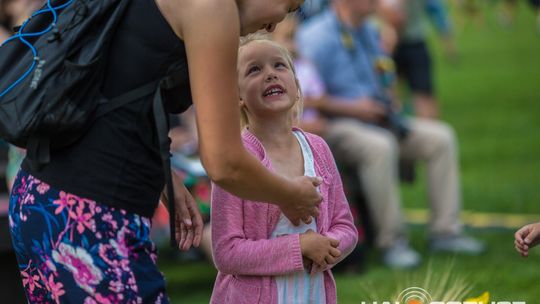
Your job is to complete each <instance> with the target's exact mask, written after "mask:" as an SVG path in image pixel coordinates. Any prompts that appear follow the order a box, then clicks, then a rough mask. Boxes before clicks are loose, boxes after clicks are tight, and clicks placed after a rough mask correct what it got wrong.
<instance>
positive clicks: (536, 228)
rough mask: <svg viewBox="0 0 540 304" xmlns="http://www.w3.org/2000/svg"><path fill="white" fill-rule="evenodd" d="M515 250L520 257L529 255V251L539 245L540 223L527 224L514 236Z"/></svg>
mask: <svg viewBox="0 0 540 304" xmlns="http://www.w3.org/2000/svg"><path fill="white" fill-rule="evenodd" d="M514 238H515V241H514V244H515V247H516V250H517V251H518V252H519V253H520V254H521V256H522V257H527V256H528V255H529V249H530V248H532V247H534V246H536V245H538V244H539V243H540V223H534V224H529V225H526V226H524V227H522V228H521V229H519V230H518V231H516V233H515V234H514Z"/></svg>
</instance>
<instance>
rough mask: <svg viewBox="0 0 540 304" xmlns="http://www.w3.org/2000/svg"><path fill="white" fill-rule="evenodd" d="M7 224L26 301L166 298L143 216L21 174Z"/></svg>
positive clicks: (165, 300)
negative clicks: (55, 187)
mask: <svg viewBox="0 0 540 304" xmlns="http://www.w3.org/2000/svg"><path fill="white" fill-rule="evenodd" d="M9 221H10V230H11V236H12V241H13V247H14V249H15V252H16V254H17V261H18V263H19V269H20V271H21V277H22V282H23V285H24V288H25V291H26V296H27V298H28V301H29V303H84V304H90V303H111V304H112V303H168V301H169V300H168V298H167V296H166V293H165V280H164V278H163V275H162V273H161V272H159V270H158V269H157V266H156V258H157V257H156V248H155V245H154V243H153V242H152V241H151V240H150V238H149V233H150V220H149V219H148V218H145V217H142V216H139V215H137V214H133V213H128V212H125V211H124V210H119V209H115V208H112V207H109V206H106V205H103V204H100V203H97V202H95V201H92V200H89V199H85V198H81V197H77V196H75V195H73V194H70V193H66V192H64V191H60V190H56V189H54V188H52V187H50V186H49V185H48V184H46V183H44V182H41V181H40V180H38V179H37V178H35V177H33V176H32V175H29V174H27V173H25V172H24V171H20V172H19V173H18V175H17V179H16V180H15V183H14V185H13V190H12V192H11V197H10V206H9Z"/></svg>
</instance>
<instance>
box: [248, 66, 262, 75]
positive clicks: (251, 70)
mask: <svg viewBox="0 0 540 304" xmlns="http://www.w3.org/2000/svg"><path fill="white" fill-rule="evenodd" d="M259 70H260V69H259V67H258V66H252V67H250V68H249V69H248V70H247V75H249V74H251V73H254V72H258V71H259Z"/></svg>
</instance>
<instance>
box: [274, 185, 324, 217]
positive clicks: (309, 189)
mask: <svg viewBox="0 0 540 304" xmlns="http://www.w3.org/2000/svg"><path fill="white" fill-rule="evenodd" d="M291 182H292V183H293V184H294V185H295V186H296V188H297V189H298V191H297V192H296V194H297V195H296V197H295V198H293V200H292V203H288V204H286V205H280V209H281V212H283V214H284V215H285V216H286V217H287V218H288V219H289V220H290V221H291V223H293V224H294V225H299V224H300V220H302V221H304V222H305V223H306V224H309V223H311V221H312V217H317V216H318V215H319V208H318V206H319V204H320V203H321V201H322V196H321V194H320V193H319V192H318V191H317V186H319V185H320V184H321V183H322V179H321V178H320V177H309V176H299V177H296V178H294V179H292V181H291Z"/></svg>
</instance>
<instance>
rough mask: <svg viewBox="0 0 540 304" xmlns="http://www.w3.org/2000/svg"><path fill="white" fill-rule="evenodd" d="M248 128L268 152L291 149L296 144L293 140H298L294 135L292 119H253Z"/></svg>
mask: <svg viewBox="0 0 540 304" xmlns="http://www.w3.org/2000/svg"><path fill="white" fill-rule="evenodd" d="M248 128H249V130H250V131H251V133H253V134H254V135H255V136H256V137H257V138H258V139H259V141H260V142H261V143H262V144H263V146H264V147H265V149H267V150H269V149H270V150H272V149H282V148H289V147H291V142H294V141H292V140H296V139H295V138H294V135H293V133H292V123H291V121H290V118H286V119H268V120H254V119H251V120H250V123H249V126H248Z"/></svg>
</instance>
